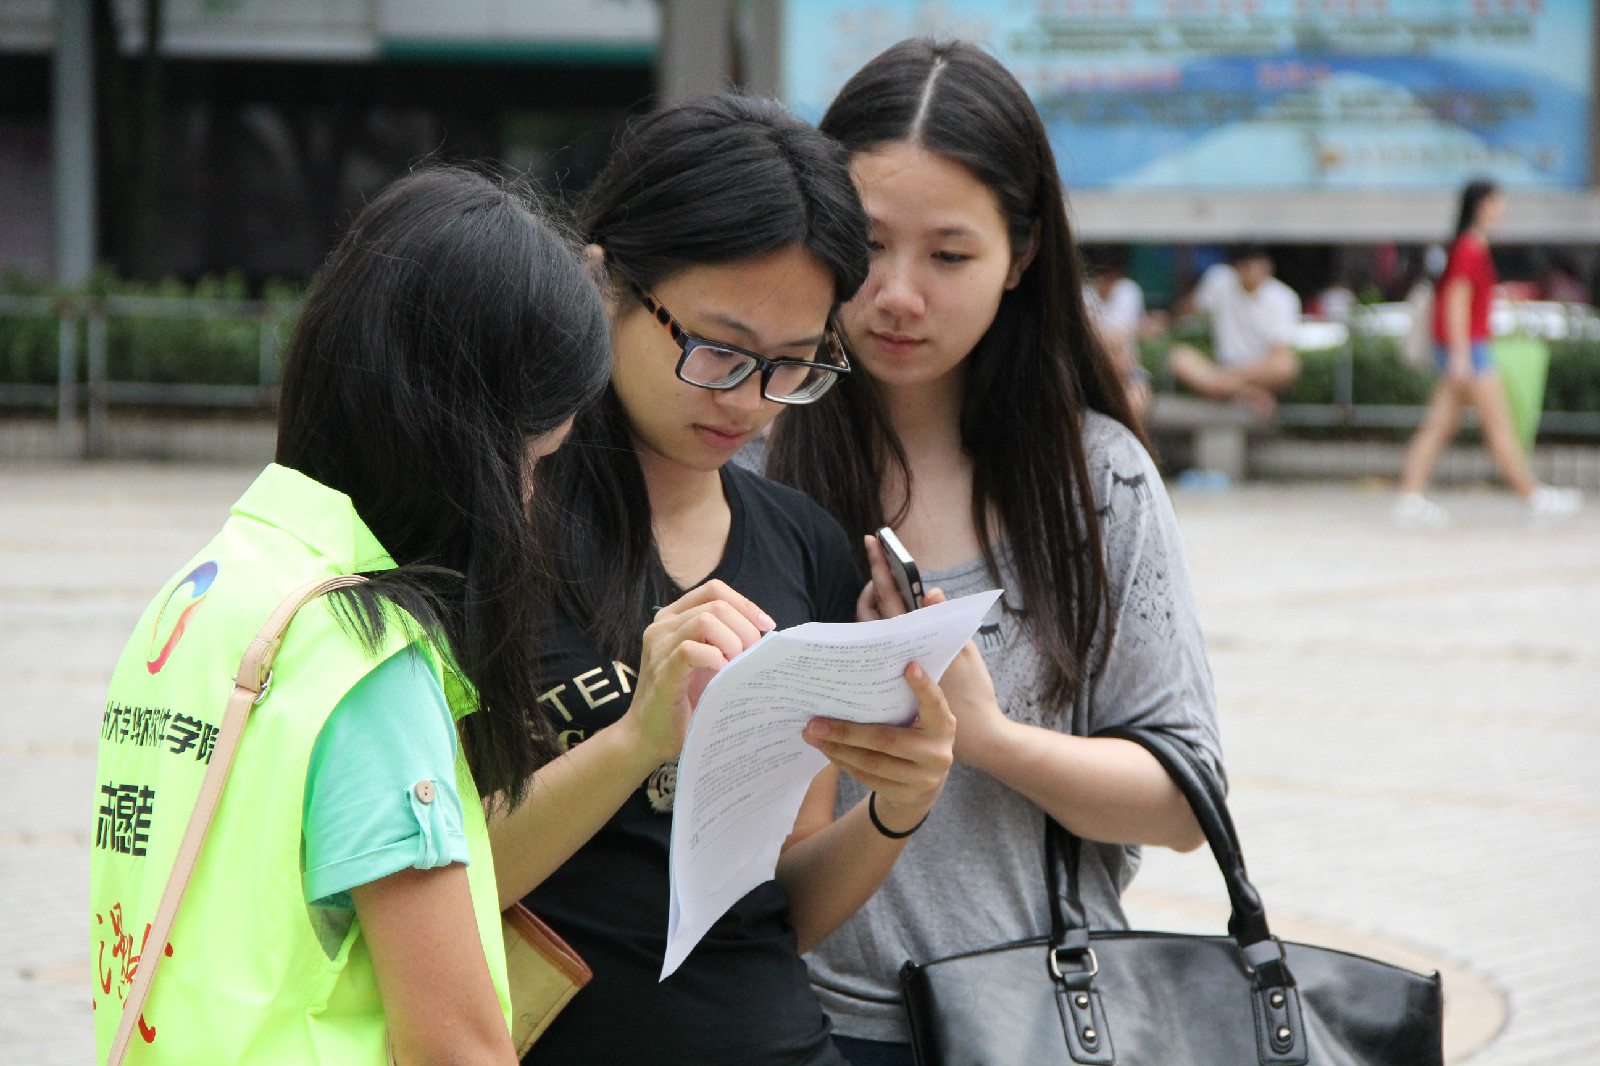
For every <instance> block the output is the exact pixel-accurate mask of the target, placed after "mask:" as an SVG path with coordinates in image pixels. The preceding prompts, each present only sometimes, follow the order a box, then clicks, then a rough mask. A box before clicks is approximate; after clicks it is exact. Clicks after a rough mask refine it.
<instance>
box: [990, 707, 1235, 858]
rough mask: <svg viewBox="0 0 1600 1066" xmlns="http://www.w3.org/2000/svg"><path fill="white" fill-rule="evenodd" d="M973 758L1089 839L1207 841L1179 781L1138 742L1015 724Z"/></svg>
mask: <svg viewBox="0 0 1600 1066" xmlns="http://www.w3.org/2000/svg"><path fill="white" fill-rule="evenodd" d="M967 761H968V762H969V764H970V765H972V766H974V767H976V768H977V769H980V770H983V771H984V772H985V773H987V774H989V775H990V776H991V777H994V778H995V779H996V780H998V781H1000V782H1001V783H1002V784H1005V785H1006V786H1008V787H1010V788H1012V789H1015V790H1016V791H1018V792H1020V793H1022V794H1023V795H1024V796H1026V797H1028V799H1030V800H1032V801H1033V802H1034V803H1036V804H1038V805H1039V806H1040V807H1042V808H1044V810H1046V811H1047V812H1049V813H1050V815H1051V816H1052V817H1053V818H1055V819H1056V821H1058V822H1060V823H1061V824H1062V825H1063V826H1065V827H1066V828H1067V829H1069V830H1070V831H1071V832H1072V833H1074V834H1075V835H1077V836H1080V837H1082V838H1084V839H1086V840H1096V841H1100V842H1102V843H1107V844H1153V845H1158V846H1161V847H1167V848H1172V849H1173V850H1175V851H1193V850H1194V849H1195V848H1197V847H1199V846H1200V845H1201V844H1203V843H1205V836H1204V834H1203V833H1202V832H1201V831H1200V825H1199V823H1198V822H1196V821H1195V817H1194V812H1193V811H1192V810H1190V808H1189V804H1188V801H1187V800H1185V799H1184V797H1183V793H1182V792H1180V791H1179V790H1178V786H1177V785H1175V784H1173V782H1172V779H1171V778H1170V777H1168V776H1167V772H1166V770H1164V769H1162V766H1161V764H1160V763H1159V762H1157V761H1156V759H1155V756H1153V755H1151V754H1150V753H1149V752H1147V751H1145V750H1144V749H1143V748H1141V747H1140V746H1139V745H1137V744H1135V743H1133V742H1131V741H1127V740H1116V739H1111V738H1096V737H1077V736H1070V735H1067V734H1063V733H1057V732H1055V731H1054V730H1051V729H1042V728H1040V727H1038V726H1031V725H1023V724H1022V723H1019V722H1009V721H1008V722H1007V723H1006V725H1005V726H1004V727H1003V728H1001V729H999V730H997V731H996V734H995V736H994V738H993V739H992V740H991V741H990V742H989V743H987V744H986V745H985V746H984V747H983V748H982V749H980V750H978V751H976V752H973V753H972V754H971V755H969V757H968V759H967Z"/></svg>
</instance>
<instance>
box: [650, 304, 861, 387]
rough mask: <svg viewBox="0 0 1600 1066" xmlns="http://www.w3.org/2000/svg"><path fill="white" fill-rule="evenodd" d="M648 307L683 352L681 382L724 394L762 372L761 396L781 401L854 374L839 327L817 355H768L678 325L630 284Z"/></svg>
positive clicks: (829, 332)
mask: <svg viewBox="0 0 1600 1066" xmlns="http://www.w3.org/2000/svg"><path fill="white" fill-rule="evenodd" d="M628 284H629V285H630V286H631V287H632V288H633V292H634V295H636V296H638V297H639V302H640V303H642V304H644V306H645V310H647V311H649V312H650V313H651V314H652V315H654V316H655V320H656V321H657V322H660V323H661V324H662V325H663V326H664V327H666V330H667V332H668V333H670V334H672V339H673V340H675V341H677V342H678V347H679V348H680V349H682V350H683V356H682V358H680V359H679V360H678V371H677V373H678V380H679V381H684V382H687V383H688V384H690V385H697V386H699V387H700V388H702V389H715V390H717V391H718V392H723V391H726V390H728V389H736V388H738V387H739V386H740V385H741V384H742V383H743V382H744V380H745V379H746V378H748V377H749V376H750V375H751V374H754V373H755V372H756V371H757V370H760V371H761V395H763V396H765V397H766V398H767V399H769V400H772V401H775V402H777V403H790V404H802V403H810V402H811V401H813V400H815V399H817V398H819V397H820V396H821V395H822V394H823V393H825V392H827V391H828V390H829V389H831V388H833V385H834V382H836V381H838V380H839V375H840V374H848V373H850V359H849V357H848V356H846V355H845V350H844V342H843V341H842V340H841V339H840V338H839V331H838V330H837V329H835V328H834V326H833V325H832V324H831V323H830V324H829V326H828V328H827V329H826V330H825V331H824V332H823V334H822V343H821V344H819V345H817V355H816V358H815V359H812V360H807V359H768V358H767V357H766V356H764V355H757V354H756V353H755V352H748V351H745V350H744V349H743V348H738V347H735V346H734V345H732V344H727V343H725V342H723V341H713V340H707V339H706V338H704V337H697V336H695V335H694V334H693V333H690V332H689V331H688V330H686V329H684V328H683V327H682V326H680V325H679V324H678V320H677V319H675V318H673V317H672V313H671V312H670V311H668V310H667V309H666V308H665V307H663V306H661V301H660V300H657V299H656V298H655V297H653V296H651V295H650V294H649V293H647V292H645V291H644V289H642V288H640V287H639V285H638V284H637V283H635V282H632V281H630V282H629V283H628Z"/></svg>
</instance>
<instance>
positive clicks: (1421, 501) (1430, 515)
mask: <svg viewBox="0 0 1600 1066" xmlns="http://www.w3.org/2000/svg"><path fill="white" fill-rule="evenodd" d="M1394 524H1395V525H1397V526H1399V527H1400V528H1402V529H1443V528H1444V527H1445V526H1448V525H1449V524H1450V512H1449V511H1446V510H1445V509H1444V508H1443V507H1440V506H1439V505H1438V504H1436V503H1434V502H1433V501H1432V500H1430V499H1428V498H1427V497H1426V496H1424V495H1423V494H1422V493H1420V492H1405V493H1401V495H1400V498H1399V499H1398V500H1396V501H1395V504H1394Z"/></svg>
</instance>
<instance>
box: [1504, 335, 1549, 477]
mask: <svg viewBox="0 0 1600 1066" xmlns="http://www.w3.org/2000/svg"><path fill="white" fill-rule="evenodd" d="M1489 353H1490V355H1491V356H1492V357H1493V358H1494V363H1495V366H1496V367H1497V368H1498V369H1499V371H1500V381H1501V382H1502V383H1503V384H1504V385H1505V389H1506V400H1507V401H1508V402H1509V403H1510V406H1511V424H1512V425H1513V426H1515V427H1516V430H1517V439H1518V440H1520V441H1521V442H1522V450H1523V451H1524V452H1532V451H1533V438H1534V435H1535V434H1536V433H1538V432H1539V412H1541V411H1543V410H1544V382H1545V376H1546V375H1547V374H1548V373H1549V372H1550V346H1549V345H1548V344H1546V343H1545V341H1544V339H1543V338H1542V337H1530V336H1527V335H1525V334H1520V333H1517V334H1512V335H1511V336H1509V337H1497V338H1495V340H1494V343H1493V344H1491V345H1490V346H1489Z"/></svg>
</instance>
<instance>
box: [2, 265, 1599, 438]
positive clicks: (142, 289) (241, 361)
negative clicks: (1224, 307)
mask: <svg viewBox="0 0 1600 1066" xmlns="http://www.w3.org/2000/svg"><path fill="white" fill-rule="evenodd" d="M91 290H92V291H93V292H94V293H95V294H96V295H120V296H159V297H168V298H177V299H183V298H201V299H231V300H243V299H250V298H252V294H251V293H250V292H249V290H248V288H247V286H246V285H245V282H244V280H243V279H242V278H239V277H237V276H229V277H224V278H205V279H202V280H200V281H199V282H196V283H195V284H193V285H185V284H184V283H182V282H178V281H164V282H160V283H158V284H148V285H147V284H140V283H137V282H124V281H115V280H112V279H110V278H107V277H105V276H100V277H97V278H96V279H95V281H94V283H93V285H92V286H91ZM0 292H6V293H14V294H18V295H49V294H50V289H49V287H48V286H47V285H45V284H43V283H40V282H30V281H27V280H25V279H22V278H19V277H16V276H11V277H8V278H6V279H4V280H3V281H0ZM301 294H302V293H301V290H299V289H296V288H294V287H291V286H289V285H284V284H269V285H267V286H266V287H265V289H264V290H263V291H262V292H261V293H259V294H255V296H256V298H264V299H268V300H271V301H274V302H279V301H283V302H288V301H294V300H297V299H298V298H299V297H300V296H301ZM290 326H291V323H289V322H281V323H279V325H278V350H279V351H280V352H282V350H283V348H284V346H285V345H286V344H287V342H288V333H289V329H290ZM1179 336H1181V338H1182V339H1183V340H1184V341H1185V342H1187V343H1192V344H1194V345H1196V346H1197V347H1199V348H1202V349H1209V348H1210V337H1209V335H1208V334H1206V333H1205V332H1198V333H1197V332H1194V331H1192V330H1186V331H1185V332H1184V333H1182V334H1180V335H1179ZM1173 340H1174V338H1173V337H1156V338H1153V339H1151V340H1150V341H1147V342H1146V343H1145V344H1144V346H1143V350H1142V357H1143V360H1144V364H1145V366H1146V367H1147V368H1149V370H1150V371H1151V373H1152V374H1154V375H1155V376H1156V380H1157V382H1158V383H1161V384H1162V385H1163V387H1167V388H1170V387H1171V383H1170V376H1169V375H1167V374H1166V373H1165V371H1164V367H1163V364H1164V362H1165V359H1166V352H1167V349H1168V347H1170V346H1171V344H1172V342H1173ZM56 345H57V331H56V320H55V319H54V318H53V317H38V318H27V317H15V316H0V382H4V383H33V384H41V385H49V384H54V383H55V380H56V361H57V347H56ZM1301 361H1302V370H1301V374H1300V380H1299V381H1298V382H1296V383H1295V387H1294V389H1293V390H1292V392H1291V393H1290V395H1289V397H1288V399H1289V400H1290V402H1293V403H1332V402H1333V399H1334V396H1335V375H1336V373H1337V365H1338V353H1337V352H1333V351H1324V352H1307V353H1305V354H1304V355H1303V356H1302V360H1301ZM86 362H87V359H86V358H85V357H84V354H83V351H82V348H81V347H80V354H79V359H78V368H79V374H80V377H81V376H82V374H83V373H84V367H85V364H86ZM106 362H107V367H106V372H107V374H108V376H109V377H110V378H111V379H112V380H113V381H151V382H160V383H194V384H218V385H252V384H255V383H256V382H257V381H258V380H259V378H260V333H259V327H258V325H257V323H256V322H255V321H253V320H230V319H214V320H208V319H179V318H123V317H117V318H112V319H110V320H109V321H108V322H107V326H106ZM1354 367H1355V376H1354V395H1355V402H1356V403H1360V404H1420V403H1424V402H1426V401H1427V398H1428V394H1429V392H1430V391H1431V389H1432V387H1433V375H1432V374H1431V373H1429V372H1427V371H1418V370H1414V369H1412V368H1411V367H1409V366H1407V365H1405V364H1404V363H1402V362H1401V361H1400V359H1399V356H1398V351H1397V344H1396V342H1395V341H1393V340H1391V339H1388V338H1379V337H1357V338H1356V340H1355V348H1354ZM1545 409H1546V410H1549V411H1600V341H1593V340H1584V341H1555V342H1552V343H1551V345H1550V376H1549V382H1548V384H1547V386H1546V388H1545Z"/></svg>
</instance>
